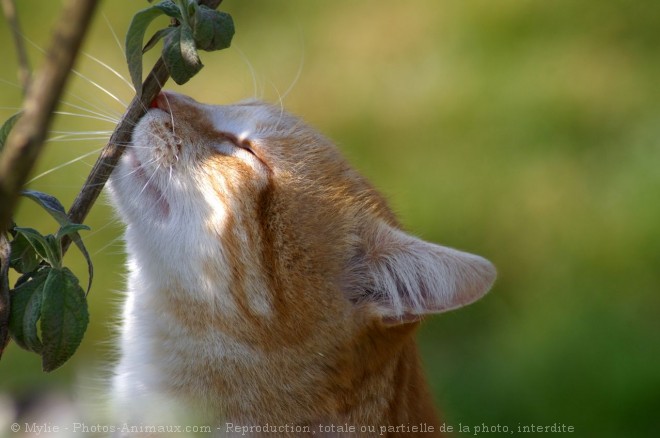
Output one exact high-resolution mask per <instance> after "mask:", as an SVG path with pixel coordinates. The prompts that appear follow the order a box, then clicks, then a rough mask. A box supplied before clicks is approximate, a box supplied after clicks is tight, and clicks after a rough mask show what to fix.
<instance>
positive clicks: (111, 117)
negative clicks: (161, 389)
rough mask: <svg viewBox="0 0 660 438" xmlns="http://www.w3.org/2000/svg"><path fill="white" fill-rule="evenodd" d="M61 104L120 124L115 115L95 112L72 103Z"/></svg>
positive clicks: (63, 102) (64, 102)
mask: <svg viewBox="0 0 660 438" xmlns="http://www.w3.org/2000/svg"><path fill="white" fill-rule="evenodd" d="M61 103H62V105H66V106H70V107H72V108H75V109H79V110H80V111H85V112H87V113H90V114H92V115H95V116H99V117H105V118H108V119H114V120H115V123H117V122H119V118H114V115H113V114H111V113H109V112H98V111H93V110H91V109H89V108H85V107H84V106H80V105H76V104H73V103H71V102H66V101H61Z"/></svg>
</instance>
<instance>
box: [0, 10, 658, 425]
mask: <svg viewBox="0 0 660 438" xmlns="http://www.w3.org/2000/svg"><path fill="white" fill-rule="evenodd" d="M18 3H19V11H20V13H21V19H22V23H23V27H24V33H25V35H26V37H27V38H29V39H30V40H31V41H32V42H33V43H34V44H35V45H36V47H41V48H45V47H47V46H48V41H49V31H48V29H49V28H50V26H51V24H52V22H53V21H54V19H55V17H56V16H57V14H58V10H59V6H60V2H44V1H43V0H19V1H18ZM146 5H147V2H146V1H133V0H116V1H112V2H109V1H108V2H105V3H103V6H102V10H101V11H100V13H99V14H97V16H96V19H95V22H94V26H93V28H92V30H91V34H90V36H89V38H88V39H87V41H86V44H85V48H84V50H85V52H86V53H88V54H89V55H92V56H94V57H97V58H99V59H100V60H101V61H103V62H104V63H107V64H108V65H110V66H112V67H113V68H115V69H117V70H118V71H119V72H120V73H121V74H123V75H124V76H127V73H126V68H125V63H124V61H123V55H122V51H121V49H120V47H119V45H118V43H117V42H116V40H115V37H114V36H113V33H116V34H117V35H118V38H119V39H120V40H123V36H124V35H125V32H126V28H127V26H128V22H129V20H130V19H131V17H132V15H133V14H134V13H135V12H136V11H137V10H138V9H141V8H143V7H145V6H146ZM222 8H223V9H224V10H227V11H228V12H230V13H231V14H232V15H233V17H234V20H235V22H236V27H237V33H236V37H235V39H234V45H233V48H231V49H229V50H227V51H223V52H218V53H215V54H208V53H205V54H203V55H202V56H203V61H204V63H205V64H206V68H205V69H204V70H202V72H201V73H200V74H199V75H198V76H197V77H195V78H194V79H193V80H192V81H191V82H190V83H188V84H186V85H185V86H183V87H178V86H176V85H175V84H173V83H170V84H169V87H170V88H172V89H174V90H176V91H180V92H183V93H186V94H189V95H191V96H192V97H194V98H196V99H198V100H200V101H204V102H209V103H227V102H231V101H235V100H238V99H241V98H245V97H250V96H254V95H257V96H259V97H263V98H265V99H267V100H270V101H277V100H278V99H279V98H280V96H281V95H283V94H286V96H285V100H284V102H285V105H286V107H287V108H288V109H289V110H291V111H292V112H294V113H297V114H299V115H301V116H302V117H303V118H304V119H306V120H307V121H308V122H310V123H311V124H312V125H314V126H316V127H317V128H318V129H319V130H320V131H321V132H323V133H325V134H326V135H328V136H329V137H331V138H333V139H334V140H335V141H336V142H337V143H338V144H339V146H340V147H341V149H342V150H343V151H344V152H345V154H346V155H347V157H348V158H349V160H350V161H351V162H352V163H353V164H354V165H355V166H356V167H357V168H358V169H360V170H361V171H362V172H363V173H364V174H365V175H366V176H368V177H369V178H370V179H371V180H372V181H373V182H374V183H375V185H376V186H377V187H379V188H380V189H381V191H382V192H384V193H385V194H386V196H387V197H388V198H389V199H390V200H391V204H392V206H393V207H394V208H395V210H396V211H397V212H398V213H399V215H400V217H401V219H402V221H403V223H404V224H405V226H406V227H407V229H408V230H410V231H411V232H413V233H415V234H417V235H419V236H421V237H423V238H425V239H427V240H431V241H435V242H441V243H443V244H446V245H449V246H454V247H458V248H461V249H466V250H469V251H471V252H475V253H478V254H481V255H484V256H485V257H487V258H489V259H491V260H492V261H493V262H494V263H495V265H496V266H497V267H498V270H499V278H498V281H497V283H496V285H495V287H494V289H493V291H492V292H491V293H490V294H489V295H487V296H486V297H485V298H484V299H483V300H481V301H480V302H478V303H476V304H474V305H472V306H469V307H467V308H464V309H461V310H459V311H456V312H451V313H447V314H443V315H439V316H436V317H433V318H430V319H429V320H428V321H426V322H425V323H424V324H423V327H422V330H421V332H420V341H421V350H422V353H423V357H424V361H425V366H426V369H427V371H428V375H429V379H430V382H431V385H432V387H433V391H434V394H435V397H436V400H437V404H438V406H439V407H440V409H441V411H442V412H443V416H444V419H445V421H446V422H447V423H448V424H452V425H454V426H455V427H456V426H457V425H458V423H462V424H463V425H482V424H484V425H486V426H493V425H497V424H500V425H508V426H509V427H511V428H516V427H517V426H518V424H521V425H528V424H539V425H551V424H553V423H555V422H558V423H564V424H567V425H572V426H574V427H575V429H576V431H577V432H576V434H577V435H578V436H599V437H619V436H635V437H641V436H657V433H658V432H657V431H658V426H659V424H660V423H659V420H658V412H660V294H659V292H660V226H659V224H660V202H659V195H660V2H658V1H657V0H638V1H636V2H628V1H623V0H602V1H597V2H596V1H587V2H576V1H573V0H556V1H552V2H547V1H546V2H541V1H522V0H501V1H497V2H493V1H490V0H480V1H477V0H461V1H458V0H456V1H444V2H439V1H436V0H416V1H411V2H402V1H382V0H380V1H376V0H363V1H360V2H355V1H349V0H336V1H332V2H321V1H308V0H296V1H287V2H274V1H269V0H252V1H250V2H241V1H237V0H227V1H226V2H224V4H223V6H222ZM160 24H161V25H162V24H163V22H162V21H161V22H160ZM35 45H31V44H30V45H29V51H30V55H31V59H32V61H33V63H34V64H35V65H37V66H38V65H39V63H40V58H41V53H40V52H39V49H38V48H36V47H35ZM0 50H1V55H2V60H3V61H2V62H3V68H2V69H1V70H0V81H1V82H0V107H2V108H1V109H0V118H2V119H3V120H4V119H5V118H7V117H8V116H9V115H11V114H12V113H13V112H14V109H15V108H16V107H18V106H19V105H20V101H21V93H20V90H19V89H17V88H16V87H15V85H12V84H16V83H17V79H16V64H15V56H14V51H13V45H12V43H11V40H10V37H9V32H8V29H7V25H6V23H5V22H4V21H3V22H0ZM153 60H154V57H153V55H150V56H148V57H147V59H146V65H147V66H150V65H152V64H153ZM78 70H79V71H80V72H81V75H84V76H85V77H86V78H87V79H84V78H82V77H72V81H71V83H70V86H69V88H68V91H69V93H68V95H67V96H66V97H65V98H64V101H65V102H67V103H63V104H62V106H61V107H60V109H61V110H62V111H66V112H75V113H78V114H81V113H83V111H82V110H80V109H76V108H75V107H74V106H73V105H75V106H81V107H86V108H88V109H91V110H92V111H97V112H98V111H103V112H110V113H112V114H114V116H115V117H118V116H119V114H121V112H122V110H123V106H122V104H121V103H120V102H118V101H117V100H123V101H124V102H127V101H128V100H130V98H131V97H132V91H131V90H130V89H129V88H128V87H127V86H126V84H124V83H123V82H122V81H121V80H120V79H118V78H117V77H115V76H114V74H112V73H110V72H108V71H107V70H106V69H105V68H104V67H102V66H100V65H99V64H98V63H96V62H95V61H93V60H92V59H90V58H88V57H85V56H81V58H80V59H79V62H78ZM92 81H93V82H95V83H96V84H98V87H97V86H96V85H94V84H93V83H92ZM100 87H103V88H105V89H107V90H109V91H110V93H111V94H113V95H115V96H117V98H118V99H117V100H115V99H114V98H113V97H111V96H110V95H109V94H106V93H105V92H104V91H102V90H101V88H100ZM112 128H113V124H112V123H107V122H103V121H100V120H91V119H87V118H82V117H75V116H69V115H61V116H59V117H58V118H57V123H56V125H55V126H54V127H53V130H54V131H58V132H59V131H62V132H83V131H98V130H111V129H112ZM55 135H59V134H57V133H54V134H53V136H55ZM78 137H83V138H85V137H98V134H93V133H90V134H85V135H81V136H78ZM103 145H104V141H103V140H102V139H91V140H84V141H65V142H53V143H51V144H50V145H49V146H48V150H47V152H46V153H45V154H44V156H43V158H42V159H41V161H40V163H39V169H38V170H36V171H35V175H37V174H39V173H41V172H44V171H47V170H52V169H53V168H55V167H56V166H60V165H62V164H64V163H67V162H68V161H70V160H74V159H76V158H77V157H80V156H82V155H83V154H85V153H89V152H92V151H94V150H96V149H98V148H100V147H102V146H103ZM95 159H96V154H95V153H94V154H92V155H90V156H89V157H87V158H83V159H82V160H80V161H77V162H75V163H73V164H70V165H67V166H64V167H62V168H61V169H56V170H54V171H52V172H51V173H49V174H48V175H46V176H43V177H41V178H38V179H37V180H36V181H34V182H33V183H31V184H30V186H31V187H33V188H35V189H37V190H43V191H47V192H50V193H52V194H55V195H56V196H58V197H59V198H60V199H61V200H62V201H63V202H64V203H65V205H67V206H68V205H70V203H71V201H72V199H73V197H74V196H75V194H76V193H77V191H78V190H79V188H80V186H81V185H82V183H83V181H84V179H85V177H86V176H87V174H88V172H89V170H90V168H91V165H92V164H93V163H94V161H95ZM17 222H19V223H20V224H21V225H23V226H31V227H35V228H40V229H42V230H44V231H46V230H49V229H54V223H53V222H51V221H49V220H48V219H47V218H46V217H45V215H44V214H42V213H40V212H39V210H37V209H35V208H34V207H33V206H32V205H29V201H23V203H22V204H21V207H20V211H19V213H18V215H17ZM89 225H91V227H92V229H93V231H91V232H88V233H87V234H86V235H85V236H84V237H85V242H86V244H87V246H88V248H89V250H90V252H91V253H92V255H93V258H94V263H95V266H96V278H95V283H94V286H93V289H92V292H91V294H90V297H89V298H90V312H91V315H92V317H91V318H92V319H91V325H90V327H89V331H88V334H87V336H86V338H85V340H84V341H83V344H82V346H81V349H80V351H79V352H78V354H77V355H76V356H75V357H74V359H73V360H72V361H71V362H70V363H68V364H67V365H65V366H64V367H63V368H61V369H60V370H58V371H56V372H54V373H52V374H50V375H44V374H42V373H41V371H40V363H39V360H38V357H37V356H35V355H32V354H28V353H24V352H22V351H20V350H19V349H18V348H16V346H15V345H12V346H10V347H9V349H8V350H7V351H6V353H5V357H3V359H2V361H0V393H4V394H13V395H21V394H25V393H29V392H33V391H37V390H44V389H46V388H49V389H52V390H57V391H71V392H72V393H77V394H81V393H82V394H83V395H84V392H85V391H86V390H87V388H91V387H93V386H94V385H95V384H96V383H97V381H99V380H102V379H103V376H104V375H106V371H105V369H106V368H107V364H108V363H109V362H110V361H111V359H112V357H113V347H112V333H113V328H112V327H113V325H114V324H115V323H116V321H117V319H118V303H119V298H120V293H119V292H118V291H120V290H121V289H122V285H123V282H124V277H123V275H124V268H123V265H122V263H123V260H124V255H123V249H122V243H121V239H120V237H119V236H120V235H121V230H122V226H121V224H120V223H119V222H118V220H117V217H116V216H115V215H114V214H113V213H112V211H111V209H110V208H109V206H108V202H107V199H104V200H102V201H100V202H99V203H98V204H97V205H96V206H95V208H94V211H93V213H92V216H91V217H90V219H89ZM67 257H68V259H69V263H71V265H72V266H74V267H75V269H76V270H77V271H78V272H79V273H80V274H81V276H83V278H84V276H85V269H84V266H83V264H82V262H81V259H80V257H78V256H77V254H75V251H71V252H70V255H69V256H67ZM83 281H84V280H83ZM2 433H3V432H0V435H2Z"/></svg>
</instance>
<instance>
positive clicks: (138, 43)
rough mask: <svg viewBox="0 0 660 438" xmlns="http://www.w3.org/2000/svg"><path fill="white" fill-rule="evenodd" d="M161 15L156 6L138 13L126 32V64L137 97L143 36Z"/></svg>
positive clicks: (161, 12)
mask: <svg viewBox="0 0 660 438" xmlns="http://www.w3.org/2000/svg"><path fill="white" fill-rule="evenodd" d="M177 9H178V8H177ZM163 13H164V11H163V9H161V8H157V7H156V6H151V7H149V8H147V9H143V10H141V11H139V12H138V13H137V14H135V15H134V16H133V20H131V24H130V25H129V26H128V31H127V32H126V62H127V63H128V71H129V73H130V75H131V81H133V86H134V87H135V93H136V94H137V95H138V96H140V95H141V94H142V42H143V41H144V34H145V32H146V31H147V27H149V24H151V22H152V21H153V20H154V19H155V18H156V17H159V16H160V15H163Z"/></svg>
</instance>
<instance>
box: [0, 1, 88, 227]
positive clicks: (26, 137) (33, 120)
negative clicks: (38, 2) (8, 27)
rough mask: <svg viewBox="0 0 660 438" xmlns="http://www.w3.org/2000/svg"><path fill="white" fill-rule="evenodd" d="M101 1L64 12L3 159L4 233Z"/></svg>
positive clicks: (72, 5) (0, 203)
mask: <svg viewBox="0 0 660 438" xmlns="http://www.w3.org/2000/svg"><path fill="white" fill-rule="evenodd" d="M97 4H98V0H69V1H67V2H66V3H65V5H64V7H63V9H62V15H61V17H60V19H59V20H58V22H57V24H56V27H55V32H54V35H53V39H52V43H51V46H50V48H49V49H48V52H47V55H46V59H45V63H44V66H43V67H42V68H41V69H40V71H39V72H38V74H37V75H36V76H35V78H34V81H33V82H32V84H31V86H30V89H29V90H28V94H27V96H26V98H25V102H24V104H23V108H24V112H23V116H22V117H21V118H20V120H18V122H17V123H16V126H15V127H14V129H12V132H11V134H10V135H9V137H8V138H7V143H6V144H5V148H4V150H3V152H2V155H0V231H6V230H7V229H8V228H9V226H10V223H11V217H12V214H13V212H14V209H15V207H16V204H17V202H18V196H19V192H20V190H21V189H22V188H23V186H24V184H25V181H26V180H27V177H28V175H29V173H30V171H31V170H32V168H33V167H34V164H35V162H36V160H37V157H38V156H39V154H40V153H41V150H42V149H43V144H44V140H45V138H46V133H47V132H48V128H49V126H50V122H51V119H52V115H53V111H54V110H55V107H56V105H57V102H58V101H59V99H60V96H61V94H62V90H63V88H64V85H65V83H66V79H67V77H68V75H69V73H70V72H71V69H72V67H73V63H74V60H75V58H76V55H77V53H78V50H79V48H80V45H81V42H82V40H83V37H84V35H85V31H86V30H87V27H88V25H89V23H90V21H91V18H92V15H93V13H94V10H95V8H96V6H97Z"/></svg>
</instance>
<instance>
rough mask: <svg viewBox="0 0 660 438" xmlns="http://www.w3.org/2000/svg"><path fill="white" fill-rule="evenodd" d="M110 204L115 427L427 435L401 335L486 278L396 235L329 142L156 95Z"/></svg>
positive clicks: (278, 113) (304, 131)
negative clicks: (116, 261) (116, 259)
mask: <svg viewBox="0 0 660 438" xmlns="http://www.w3.org/2000/svg"><path fill="white" fill-rule="evenodd" d="M111 189H112V190H111V191H112V194H113V196H112V197H113V199H114V203H115V204H116V206H117V209H118V211H119V214H120V216H121V218H122V219H123V220H124V221H125V222H126V226H127V228H126V247H127V251H128V257H129V260H128V268H129V278H128V291H127V293H126V303H125V305H124V310H123V316H122V327H121V339H120V350H121V358H120V360H119V363H118V365H117V367H116V370H115V377H114V381H113V403H114V405H115V406H116V408H117V410H118V414H117V415H118V418H120V419H121V420H123V421H126V422H127V424H131V422H133V423H135V424H151V425H153V424H177V423H176V422H177V421H184V420H179V418H184V419H187V418H192V417H194V418H199V419H201V420H200V421H202V423H203V424H208V425H211V426H212V428H213V433H215V434H217V435H220V436H222V435H224V434H227V435H232V434H234V435H242V436H245V435H248V436H250V435H253V436H269V435H272V436H305V435H309V434H310V433H311V432H310V433H307V431H314V432H315V434H317V435H320V436H324V435H327V436H344V435H345V436H349V435H350V436H370V435H373V436H385V435H388V434H389V436H406V435H408V434H414V433H412V431H411V430H410V429H407V430H405V429H398V430H396V429H385V430H383V429H382V427H390V426H392V427H393V426H398V425H409V426H410V425H417V424H423V425H426V426H427V427H430V428H431V430H430V431H429V430H428V429H427V432H438V431H439V428H438V427H439V422H438V418H437V416H436V413H435V410H434V407H433V403H432V400H431V397H430V395H429V390H428V388H427V384H426V382H425V378H424V375H423V372H422V370H421V365H420V359H419V356H418V353H417V347H416V344H415V339H414V335H415V331H416V328H417V327H418V325H419V324H418V323H419V321H420V320H421V319H422V318H424V317H426V316H427V315H429V314H433V313H440V312H444V311H447V310H451V309H455V308H458V307H461V306H463V305H466V304H469V303H471V302H473V301H475V300H477V299H478V298H480V297H481V296H483V295H484V294H485V293H486V292H487V291H488V289H489V288H490V287H491V285H492V283H493V281H494V279H495V275H496V274H495V269H494V267H493V265H492V264H491V263H490V262H488V261H487V260H485V259H484V258H481V257H479V256H475V255H471V254H468V253H464V252H461V251H457V250H454V249H450V248H446V247H443V246H440V245H436V244H432V243H428V242H425V241H422V240H420V239H418V238H416V237H413V236H411V235H409V234H407V233H405V232H404V231H403V230H402V228H401V225H400V224H399V222H398V221H397V219H396V218H395V216H394V214H393V213H392V211H391V210H390V209H389V208H388V206H387V203H386V201H385V199H384V198H383V196H381V195H380V194H379V193H378V192H377V191H376V190H375V189H374V188H373V187H372V186H371V185H370V184H369V183H368V182H367V181H366V180H365V179H364V178H363V177H362V176H360V175H359V174H358V173H357V172H356V171H355V170H354V169H353V168H352V167H351V166H350V165H349V164H348V163H347V161H346V160H345V159H344V158H343V157H342V155H341V154H340V152H339V150H338V149H337V148H336V147H335V146H334V145H333V144H332V143H331V142H330V141H329V140H328V139H326V138H324V137H323V136H322V135H321V134H319V133H317V132H316V131H315V130H314V129H313V128H311V127H310V126H308V125H307V124H305V123H304V122H303V121H301V120H300V119H298V118H296V117H294V116H292V115H290V114H288V113H286V112H285V111H284V110H283V109H282V108H280V107H277V106H271V105H269V104H266V103H263V102H261V101H256V100H251V101H245V102H241V103H238V104H235V105H225V106H222V105H220V106H214V105H206V104H201V103H198V102H196V101H194V100H193V99H191V98H189V97H186V96H183V95H179V94H175V93H172V92H162V93H161V94H160V95H159V96H158V97H157V98H156V100H155V101H154V103H153V104H152V109H150V110H149V111H148V113H147V114H146V115H145V116H144V117H143V118H142V119H141V121H140V122H139V123H138V125H137V126H136V128H135V131H134V134H133V142H132V145H130V146H129V147H128V149H127V151H126V153H125V155H124V157H123V158H122V160H121V163H120V165H119V166H118V168H117V169H116V170H115V171H114V173H113V175H112V178H111ZM177 416H178V417H177ZM175 418H176V419H175ZM264 425H268V426H269V427H271V429H264V428H263V427H264ZM342 425H347V427H348V426H349V425H350V426H354V427H355V428H356V429H354V430H355V432H356V433H353V434H351V433H350V432H349V431H348V429H341V430H340V429H338V427H339V426H342ZM289 426H290V427H289ZM365 427H372V428H373V429H369V428H366V429H365ZM259 428H262V429H259ZM277 428H279V429H277ZM360 428H363V429H360ZM136 432H137V433H136V435H138V436H139V433H140V432H144V430H138V429H136ZM152 432H154V430H152ZM126 435H127V436H132V435H131V434H130V433H128V434H126Z"/></svg>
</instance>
